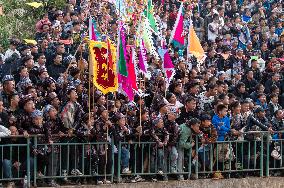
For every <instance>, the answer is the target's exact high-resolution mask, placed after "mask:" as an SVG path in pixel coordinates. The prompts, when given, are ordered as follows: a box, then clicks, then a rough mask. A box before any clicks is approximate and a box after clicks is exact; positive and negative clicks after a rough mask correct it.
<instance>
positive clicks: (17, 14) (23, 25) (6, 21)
mask: <svg viewBox="0 0 284 188" xmlns="http://www.w3.org/2000/svg"><path fill="white" fill-rule="evenodd" d="M30 2H31V0H2V3H3V9H4V14H5V15H4V16H0V45H2V46H3V47H4V48H7V47H8V46H9V38H12V37H16V38H19V39H24V38H28V39H33V38H34V36H35V33H36V29H35V24H36V22H37V21H38V20H40V18H41V16H42V15H43V14H44V13H46V12H47V10H46V9H45V8H46V6H44V7H39V8H37V9H35V8H33V7H30V6H28V5H26V3H30ZM42 2H44V1H43V0H42ZM45 2H48V5H47V6H49V5H55V6H56V7H58V8H63V6H64V5H65V4H66V3H65V0H48V1H45Z"/></svg>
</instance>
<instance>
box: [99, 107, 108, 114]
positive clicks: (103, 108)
mask: <svg viewBox="0 0 284 188" xmlns="http://www.w3.org/2000/svg"><path fill="white" fill-rule="evenodd" d="M105 110H107V109H106V107H104V106H99V108H98V111H97V114H98V115H99V116H100V115H101V114H102V113H103V111H105Z"/></svg>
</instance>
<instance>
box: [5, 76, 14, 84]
mask: <svg viewBox="0 0 284 188" xmlns="http://www.w3.org/2000/svg"><path fill="white" fill-rule="evenodd" d="M6 81H14V77H13V76H12V75H5V76H4V77H3V79H2V82H3V83H4V82H6Z"/></svg>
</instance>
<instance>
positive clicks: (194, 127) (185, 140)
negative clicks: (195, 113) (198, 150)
mask: <svg viewBox="0 0 284 188" xmlns="http://www.w3.org/2000/svg"><path fill="white" fill-rule="evenodd" d="M199 127H200V120H199V119H197V118H192V119H190V120H189V121H188V122H186V123H184V124H181V125H180V126H179V128H180V136H179V142H178V163H177V166H178V173H183V168H184V165H185V164H184V161H186V160H185V158H187V157H189V156H187V153H188V152H187V150H189V149H191V148H193V147H194V146H195V140H193V139H192V137H193V135H194V134H200V133H201V131H200V129H199ZM187 161H188V160H187ZM190 164H191V163H190ZM183 179H184V177H183V175H182V174H179V176H178V180H183Z"/></svg>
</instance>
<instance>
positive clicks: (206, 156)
mask: <svg viewBox="0 0 284 188" xmlns="http://www.w3.org/2000/svg"><path fill="white" fill-rule="evenodd" d="M211 119H212V118H211V116H210V115H208V114H203V115H201V117H200V120H201V124H200V131H201V132H202V138H201V145H200V147H199V148H198V160H199V162H200V163H201V170H203V171H205V170H208V169H209V167H210V163H213V161H210V150H212V149H213V144H214V143H215V142H216V140H217V136H218V135H217V131H216V129H215V127H214V126H213V124H212V123H211Z"/></svg>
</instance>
